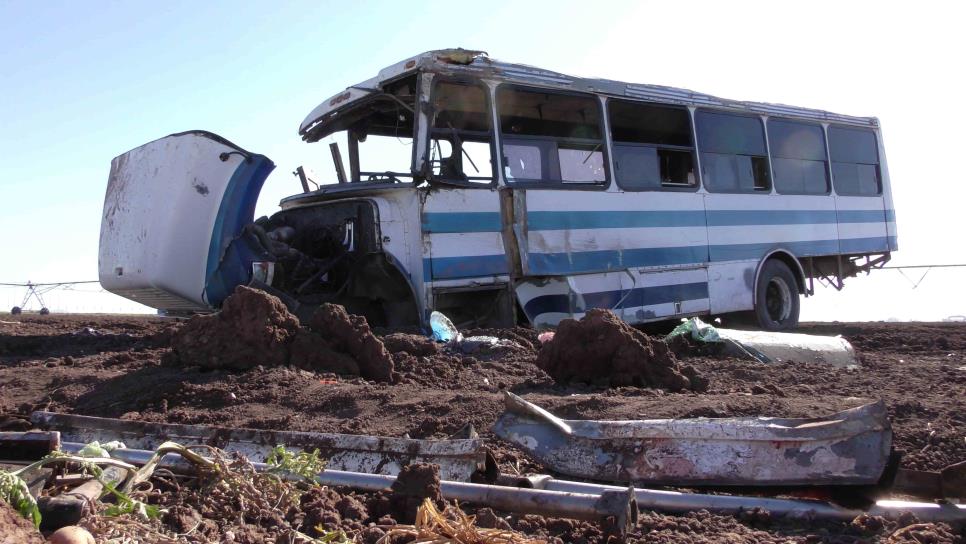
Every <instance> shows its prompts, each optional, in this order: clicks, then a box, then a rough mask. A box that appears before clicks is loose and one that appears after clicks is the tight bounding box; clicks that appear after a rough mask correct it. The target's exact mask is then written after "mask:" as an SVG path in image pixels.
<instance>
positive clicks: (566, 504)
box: [63, 442, 638, 534]
mask: <svg viewBox="0 0 966 544" xmlns="http://www.w3.org/2000/svg"><path fill="white" fill-rule="evenodd" d="M83 447H84V444H81V443H78V442H65V443H64V445H63V449H64V451H66V452H76V451H78V450H80V449H81V448H83ZM153 455H154V452H153V451H147V450H137V449H127V448H119V449H116V450H112V451H111V457H113V458H115V459H118V460H121V461H124V462H125V463H129V464H132V465H135V466H143V465H144V464H145V463H146V462H147V461H148V460H149V459H151V457H152V456H153ZM252 465H253V466H254V467H255V470H258V471H264V470H266V469H267V468H269V467H268V465H266V464H265V463H252ZM157 466H158V467H159V468H166V469H168V470H170V471H172V472H175V473H181V474H185V473H192V472H194V470H195V467H194V465H192V464H191V463H190V462H188V461H186V460H185V459H183V458H182V457H181V456H180V455H177V454H168V455H165V456H164V457H163V458H162V459H161V461H160V462H159V463H158V465H157ZM283 477H284V476H283ZM292 478H297V479H300V478H301V477H300V476H292ZM315 480H316V481H317V482H318V483H319V484H321V485H327V486H343V487H352V488H355V489H359V490H361V491H386V490H389V489H391V488H392V484H393V482H395V481H396V477H395V476H388V475H384V474H366V473H361V472H348V471H342V470H333V469H329V468H326V469H325V470H323V471H322V472H320V473H319V474H318V475H317V476H316V478H315ZM439 488H440V492H441V493H442V495H443V497H444V498H446V499H450V500H456V501H460V502H466V503H474V504H479V505H484V506H489V507H491V508H496V509H498V510H504V511H507V512H521V513H527V514H539V515H544V516H560V517H566V518H572V519H584V520H590V521H601V522H605V523H608V525H610V526H612V527H614V528H615V529H617V530H618V531H619V532H621V534H625V533H626V532H627V531H629V530H630V528H631V527H633V526H635V525H636V524H637V512H638V510H637V503H636V502H635V500H634V494H633V491H632V490H631V489H629V488H627V489H621V488H619V489H617V490H616V491H614V490H612V489H608V490H606V491H605V492H595V493H570V492H562V491H547V490H539V489H521V488H517V487H503V486H497V485H487V484H474V483H467V482H454V481H446V480H441V481H440V486H439ZM608 518H611V520H612V521H611V520H608Z"/></svg>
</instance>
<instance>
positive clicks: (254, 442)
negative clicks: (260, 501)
mask: <svg viewBox="0 0 966 544" xmlns="http://www.w3.org/2000/svg"><path fill="white" fill-rule="evenodd" d="M31 420H32V421H33V423H34V425H37V426H38V427H42V428H45V429H50V430H58V431H60V433H61V438H62V440H64V441H65V442H82V443H88V442H92V441H94V440H98V441H100V442H107V441H110V440H120V441H121V442H123V443H124V444H125V445H126V446H128V447H130V448H143V449H154V448H157V447H158V446H160V445H161V444H162V443H164V442H167V441H169V440H170V441H174V442H178V443H180V444H205V445H208V446H213V447H216V448H219V449H222V450H225V451H228V452H237V453H241V454H244V455H245V456H246V457H248V458H249V459H252V460H258V461H262V460H264V459H265V458H266V457H268V455H269V453H270V452H271V450H272V448H274V447H275V446H276V445H280V444H281V445H284V446H285V447H286V448H289V449H293V450H309V451H311V450H313V449H316V448H318V449H319V452H320V454H321V455H322V457H324V458H325V459H327V463H326V466H328V467H331V468H333V469H338V470H349V471H356V472H368V473H372V474H398V473H399V470H400V469H401V468H402V467H403V466H405V465H407V464H409V463H413V462H417V463H433V464H434V465H438V466H439V472H440V477H441V478H444V479H447V480H455V481H463V482H468V481H470V478H471V477H472V475H473V473H474V472H477V471H484V470H485V469H486V468H487V467H486V464H487V453H486V449H485V448H484V445H483V441H482V440H479V439H469V440H413V439H408V438H390V437H379V436H363V435H351V434H332V433H314V432H295V431H266V430H255V429H234V428H227V427H213V426H207V425H174V424H167V423H149V422H143V421H127V420H120V419H111V418H100V417H89V416H75V415H68V414H55V413H52V412H34V413H33V414H32V416H31Z"/></svg>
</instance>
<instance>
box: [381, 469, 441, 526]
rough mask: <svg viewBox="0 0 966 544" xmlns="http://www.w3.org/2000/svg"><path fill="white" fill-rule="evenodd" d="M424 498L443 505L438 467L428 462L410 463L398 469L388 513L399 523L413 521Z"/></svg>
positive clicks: (389, 499) (390, 496)
mask: <svg viewBox="0 0 966 544" xmlns="http://www.w3.org/2000/svg"><path fill="white" fill-rule="evenodd" d="M424 499H430V500H431V501H433V502H434V503H436V505H437V506H439V507H440V508H442V506H443V504H444V503H443V494H442V492H441V491H440V487H439V467H438V466H436V465H432V464H428V463H411V464H408V465H406V466H404V467H403V468H402V470H400V471H399V475H398V476H396V481H395V482H393V483H392V492H391V493H390V494H389V497H388V502H389V508H390V510H389V512H388V514H389V515H390V516H392V517H393V518H394V519H396V520H397V521H399V522H401V523H413V522H415V520H416V510H418V509H419V505H421V504H423V500H424Z"/></svg>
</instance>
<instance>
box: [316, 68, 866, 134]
mask: <svg viewBox="0 0 966 544" xmlns="http://www.w3.org/2000/svg"><path fill="white" fill-rule="evenodd" d="M420 71H422V72H432V73H439V74H447V75H454V76H460V75H462V76H465V77H473V78H486V79H494V80H501V81H505V82H508V83H518V84H521V85H534V86H539V87H546V88H552V89H560V90H569V91H579V92H588V93H596V94H603V95H608V96H616V97H626V98H634V99H638V100H645V101H649V102H659V103H664V104H678V105H683V106H696V107H710V108H720V109H726V110H732V111H742V112H747V113H757V114H762V115H777V116H781V117H787V118H793V119H804V120H811V121H827V122H833V123H843V124H849V125H857V126H866V127H877V126H878V125H879V120H878V119H877V118H875V117H858V116H853V115H844V114H840V113H833V112H828V111H824V110H817V109H811V108H800V107H797V106H788V105H785V104H771V103H767V102H749V101H742V100H730V99H726V98H719V97H716V96H712V95H709V94H704V93H699V92H695V91H692V90H689V89H681V88H677V87H667V86H663V85H648V84H643V83H625V82H621V81H614V80H609V79H596V78H581V77H574V76H569V75H566V74H561V73H559V72H553V71H550V70H544V69H542V68H536V67H533V66H527V65H525V64H513V63H509V62H502V61H498V60H495V59H491V58H490V57H489V56H487V54H486V53H485V52H483V51H470V50H466V49H441V50H437V51H427V52H425V53H421V54H419V55H416V56H414V57H410V58H408V59H406V60H403V61H401V62H398V63H396V64H393V65H392V66H389V67H387V68H383V69H382V70H380V71H379V75H377V76H376V77H374V78H371V79H368V80H366V81H364V82H362V83H360V84H358V85H353V86H351V87H349V88H347V89H346V90H345V91H343V92H340V93H338V94H336V95H335V96H333V97H331V98H329V99H328V100H326V101H325V102H322V103H321V104H319V105H318V106H316V107H315V109H313V110H312V111H311V112H310V113H309V114H308V116H306V118H305V120H304V121H302V124H301V125H300V127H299V134H300V135H301V136H302V138H303V139H304V140H306V141H309V142H314V141H317V140H319V139H321V138H323V137H325V136H326V135H328V134H330V133H332V132H335V131H336V130H340V128H333V127H331V126H330V125H332V124H333V122H334V121H335V120H336V119H337V118H338V117H339V114H340V112H341V111H345V110H346V109H347V108H349V107H350V106H355V105H357V104H358V103H359V101H361V100H364V99H365V98H366V97H370V98H371V97H372V96H373V95H375V94H378V93H380V92H381V90H382V87H383V86H384V85H385V84H386V83H389V82H391V81H396V80H398V79H400V78H402V77H405V76H408V75H410V74H413V73H416V72H420Z"/></svg>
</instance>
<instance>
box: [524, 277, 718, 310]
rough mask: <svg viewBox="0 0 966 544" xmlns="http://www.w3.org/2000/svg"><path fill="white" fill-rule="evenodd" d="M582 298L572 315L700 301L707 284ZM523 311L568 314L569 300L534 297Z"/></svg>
mask: <svg viewBox="0 0 966 544" xmlns="http://www.w3.org/2000/svg"><path fill="white" fill-rule="evenodd" d="M583 298H584V304H585V306H584V307H582V308H575V309H574V312H577V313H579V312H584V311H587V309H589V308H607V309H621V308H636V307H639V306H654V305H657V304H667V303H670V302H678V301H684V300H701V299H705V298H708V283H707V282H696V283H679V284H673V285H657V286H653V287H638V288H636V289H631V291H630V293H628V292H627V291H602V292H599V293H585V294H584V295H583ZM621 299H623V300H621ZM524 312H525V313H526V314H527V315H528V316H531V317H536V316H538V315H540V314H545V313H550V312H555V313H565V314H569V313H570V299H569V297H568V295H543V296H538V297H534V298H532V299H531V300H530V301H529V302H527V304H526V305H525V306H524Z"/></svg>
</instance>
